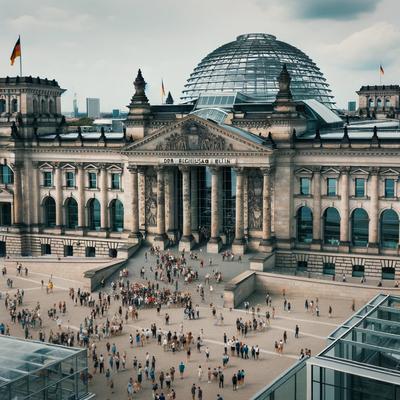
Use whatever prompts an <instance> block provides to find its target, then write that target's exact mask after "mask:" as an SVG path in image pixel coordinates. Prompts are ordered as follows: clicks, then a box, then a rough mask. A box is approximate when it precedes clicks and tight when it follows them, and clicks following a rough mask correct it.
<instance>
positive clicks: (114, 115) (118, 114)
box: [112, 108, 121, 118]
mask: <svg viewBox="0 0 400 400" xmlns="http://www.w3.org/2000/svg"><path fill="white" fill-rule="evenodd" d="M120 114H121V112H120V111H119V110H118V108H114V110H112V117H113V118H119V117H120Z"/></svg>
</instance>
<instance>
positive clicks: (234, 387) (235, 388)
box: [232, 374, 238, 390]
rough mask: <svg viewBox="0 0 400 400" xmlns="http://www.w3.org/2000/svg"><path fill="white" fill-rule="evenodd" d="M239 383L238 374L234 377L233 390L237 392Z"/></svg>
mask: <svg viewBox="0 0 400 400" xmlns="http://www.w3.org/2000/svg"><path fill="white" fill-rule="evenodd" d="M237 382H238V379H237V376H236V374H233V376H232V388H233V390H237Z"/></svg>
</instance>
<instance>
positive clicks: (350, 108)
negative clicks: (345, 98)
mask: <svg viewBox="0 0 400 400" xmlns="http://www.w3.org/2000/svg"><path fill="white" fill-rule="evenodd" d="M356 109H357V103H356V102H355V101H349V102H348V103H347V111H349V112H354V111H356Z"/></svg>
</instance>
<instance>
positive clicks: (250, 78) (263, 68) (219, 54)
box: [181, 33, 335, 108]
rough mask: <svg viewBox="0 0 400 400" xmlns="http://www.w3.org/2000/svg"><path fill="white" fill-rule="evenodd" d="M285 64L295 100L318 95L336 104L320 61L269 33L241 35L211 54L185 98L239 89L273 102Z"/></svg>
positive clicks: (193, 76) (330, 104) (190, 81)
mask: <svg viewBox="0 0 400 400" xmlns="http://www.w3.org/2000/svg"><path fill="white" fill-rule="evenodd" d="M283 64H286V66H287V69H288V71H289V73H290V76H291V78H292V81H291V90H292V94H293V98H294V99H295V100H306V99H315V100H318V101H320V102H321V103H323V104H325V105H326V106H328V107H329V108H333V106H334V104H335V102H334V98H333V96H332V93H331V90H330V88H329V84H328V83H327V82H326V79H325V78H324V76H323V74H322V72H321V71H320V69H319V68H318V67H317V65H316V64H315V63H314V62H313V61H312V60H311V59H310V57H308V56H307V55H306V54H305V53H303V52H302V51H301V50H299V49H297V48H296V47H294V46H291V45H290V44H287V43H285V42H281V41H280V40H277V39H276V37H275V36H273V35H268V34H265V33H249V34H245V35H240V36H238V37H237V39H236V40H235V41H233V42H230V43H227V44H224V45H223V46H221V47H219V48H217V49H216V50H214V51H213V52H211V53H210V54H208V55H207V56H206V57H205V58H203V60H201V62H200V63H199V64H198V65H197V67H196V68H195V69H194V71H193V72H192V73H191V75H190V77H189V79H188V80H187V83H186V85H185V87H184V90H183V92H182V97H181V100H183V101H190V100H194V99H197V98H198V97H199V96H200V95H205V94H208V93H212V94H214V95H217V94H218V93H221V92H232V91H237V92H241V93H244V94H246V95H247V96H250V97H251V98H252V100H253V101H260V102H265V101H267V102H272V101H274V100H275V96H276V94H277V93H278V81H277V77H278V75H279V73H280V72H281V70H282V66H283Z"/></svg>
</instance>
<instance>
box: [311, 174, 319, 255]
mask: <svg viewBox="0 0 400 400" xmlns="http://www.w3.org/2000/svg"><path fill="white" fill-rule="evenodd" d="M312 215H313V240H312V244H311V248H312V249H313V250H320V249H321V170H320V168H318V167H317V168H315V170H314V176H313V214H312Z"/></svg>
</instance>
